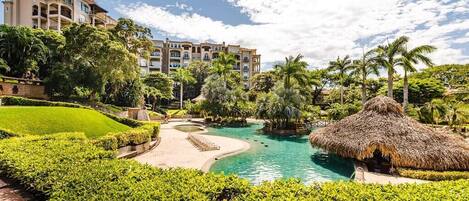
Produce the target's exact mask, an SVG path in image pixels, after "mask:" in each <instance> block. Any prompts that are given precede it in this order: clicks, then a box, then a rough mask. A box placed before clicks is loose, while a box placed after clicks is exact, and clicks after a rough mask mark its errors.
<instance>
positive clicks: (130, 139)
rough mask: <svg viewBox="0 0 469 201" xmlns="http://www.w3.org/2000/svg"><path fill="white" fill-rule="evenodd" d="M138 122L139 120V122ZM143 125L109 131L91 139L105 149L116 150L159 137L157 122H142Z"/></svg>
mask: <svg viewBox="0 0 469 201" xmlns="http://www.w3.org/2000/svg"><path fill="white" fill-rule="evenodd" d="M139 123H140V122H139ZM142 124H143V125H142V126H140V127H137V128H133V129H130V130H127V131H122V132H116V133H109V134H107V135H106V136H103V137H100V138H99V139H96V140H93V141H92V142H93V144H95V145H96V146H99V147H102V148H103V149H105V150H116V149H118V148H122V147H125V146H129V145H140V144H144V143H147V142H151V140H152V139H156V138H158V137H159V133H160V124H159V123H142Z"/></svg>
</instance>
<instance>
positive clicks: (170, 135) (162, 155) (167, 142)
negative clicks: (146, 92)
mask: <svg viewBox="0 0 469 201" xmlns="http://www.w3.org/2000/svg"><path fill="white" fill-rule="evenodd" d="M184 124H193V123H190V122H170V123H168V124H162V125H161V132H160V136H161V143H160V144H159V145H158V147H156V148H154V149H153V150H151V151H150V152H147V153H145V154H142V155H139V156H137V157H135V158H134V160H136V161H139V162H141V163H146V164H150V165H152V166H155V167H160V168H171V167H182V168H193V169H198V170H202V171H205V172H207V171H208V170H209V169H210V166H211V165H212V163H213V162H214V161H215V159H216V158H222V157H226V156H230V155H234V154H237V153H240V152H243V151H245V150H248V149H249V143H247V142H245V141H242V140H237V139H232V138H227V137H220V136H211V135H204V137H205V138H206V139H207V140H209V141H211V142H213V143H214V144H216V145H218V146H220V150H214V151H204V152H202V151H199V150H198V149H197V148H196V147H194V145H193V144H191V143H190V142H189V141H188V140H187V139H186V138H187V135H188V133H185V132H182V131H178V130H176V129H175V128H174V127H175V126H177V125H184ZM202 133H203V132H202Z"/></svg>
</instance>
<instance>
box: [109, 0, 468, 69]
mask: <svg viewBox="0 0 469 201" xmlns="http://www.w3.org/2000/svg"><path fill="white" fill-rule="evenodd" d="M226 1H228V3H230V4H232V5H234V6H236V7H239V8H240V9H241V12H242V13H243V14H246V15H248V16H249V18H250V19H251V21H252V22H253V23H252V24H242V25H236V26H232V25H227V24H224V23H223V22H221V21H216V20H213V19H211V18H208V17H205V16H203V15H201V14H198V13H192V14H189V13H183V14H179V15H176V14H173V13H171V12H169V11H168V10H166V9H164V8H162V7H156V6H151V5H148V4H144V3H137V4H131V5H125V6H121V7H119V8H118V11H119V12H120V13H121V14H123V15H124V16H126V17H130V18H132V19H134V20H136V21H137V22H139V23H142V24H145V25H147V26H151V27H152V28H155V29H157V30H159V31H162V32H165V33H168V34H169V35H171V36H175V37H179V38H185V39H192V40H197V41H207V40H213V41H216V42H222V41H226V42H227V43H231V44H240V45H242V46H246V47H249V48H257V49H258V51H259V53H261V54H262V61H263V62H265V63H264V64H267V63H272V62H275V61H279V60H282V59H283V58H284V57H285V56H288V55H296V54H298V53H301V54H303V55H304V56H305V57H306V60H307V61H308V62H309V63H310V65H312V66H324V65H326V64H327V63H328V61H329V60H331V59H334V58H336V57H337V56H339V55H340V56H344V55H346V54H350V55H352V56H356V55H358V54H359V53H360V52H361V49H362V47H361V45H360V43H359V42H358V41H360V40H363V39H365V38H369V39H370V40H369V41H368V42H367V44H366V45H367V46H368V47H371V46H375V45H377V44H379V43H383V42H385V41H386V40H392V39H394V38H395V37H397V36H399V35H407V36H409V37H410V38H411V44H410V45H411V46H412V45H419V44H432V45H435V46H436V47H438V51H437V52H435V53H434V54H432V57H433V59H434V61H435V63H437V64H443V63H469V57H468V55H464V53H463V51H462V49H457V48H453V47H452V45H453V44H457V43H459V44H460V43H463V42H467V38H465V37H467V35H468V34H469V33H467V32H468V31H469V0H459V1H446V2H442V1H437V0H422V1H403V0H379V1H376V0H346V1H343V0H327V1H324V0H226ZM178 5H179V6H178V7H180V8H181V9H185V8H184V7H185V6H181V4H179V3H178ZM186 6H187V5H186ZM186 8H187V7H186ZM448 13H453V14H459V15H460V16H461V14H463V16H465V17H464V18H461V17H460V18H458V19H450V18H448V17H447V15H448ZM417 28H418V29H417ZM458 31H459V32H463V33H462V34H458V35H455V34H451V33H454V32H458ZM465 35H466V36H465ZM468 48H469V47H468ZM266 67H268V66H266Z"/></svg>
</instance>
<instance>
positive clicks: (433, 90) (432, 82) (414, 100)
mask: <svg viewBox="0 0 469 201" xmlns="http://www.w3.org/2000/svg"><path fill="white" fill-rule="evenodd" d="M386 91H387V88H386V87H383V88H381V89H380V93H381V94H385V93H386ZM444 93H445V87H444V86H443V84H442V83H441V82H440V81H439V80H436V79H430V78H429V79H415V78H411V79H409V103H411V104H424V103H426V102H429V101H431V100H432V99H436V98H442V97H443V94H444ZM393 94H394V99H395V100H396V101H398V102H400V103H402V101H403V96H404V95H403V81H402V80H401V81H399V82H397V83H396V84H395V85H394V87H393Z"/></svg>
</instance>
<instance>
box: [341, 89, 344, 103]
mask: <svg viewBox="0 0 469 201" xmlns="http://www.w3.org/2000/svg"><path fill="white" fill-rule="evenodd" d="M340 104H344V84H340Z"/></svg>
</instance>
